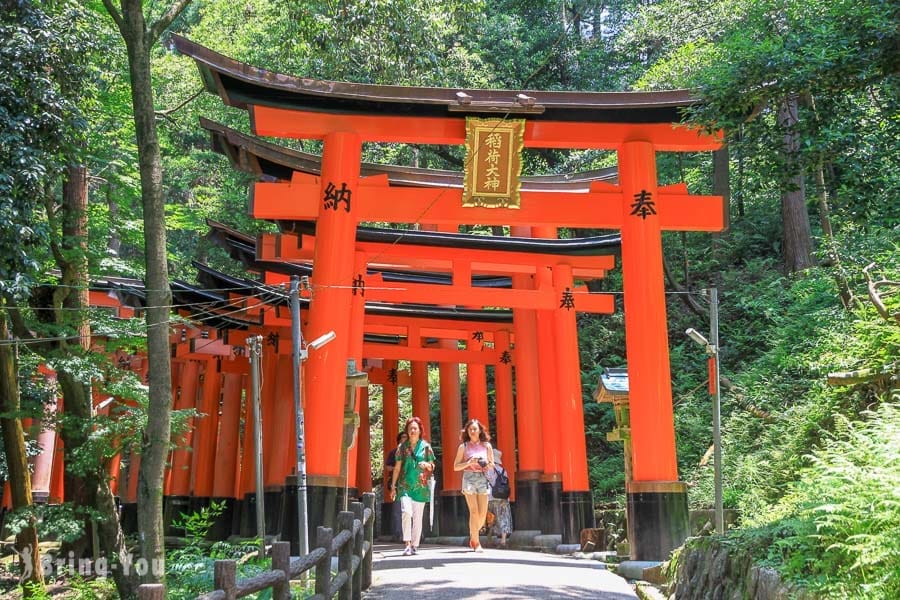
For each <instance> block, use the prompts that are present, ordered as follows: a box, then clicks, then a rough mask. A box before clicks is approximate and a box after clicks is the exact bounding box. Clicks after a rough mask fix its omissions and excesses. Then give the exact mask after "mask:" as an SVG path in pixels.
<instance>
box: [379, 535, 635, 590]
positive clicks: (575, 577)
mask: <svg viewBox="0 0 900 600" xmlns="http://www.w3.org/2000/svg"><path fill="white" fill-rule="evenodd" d="M402 551H403V546H401V545H399V544H379V543H376V544H375V556H374V562H373V571H374V572H373V574H372V587H371V588H370V589H369V590H368V591H367V592H365V593H364V594H363V597H364V598H366V599H367V600H415V599H418V598H423V599H428V600H432V599H433V600H466V599H477V600H495V599H503V600H520V599H523V598H553V599H563V600H565V599H579V600H580V599H587V598H591V599H598V600H634V599H636V598H637V596H636V595H635V593H634V591H633V590H632V589H631V586H630V585H628V583H627V582H626V581H625V580H624V579H622V578H621V577H619V576H618V575H615V574H613V573H612V572H610V571H607V570H606V569H605V568H604V566H603V564H602V563H599V562H597V561H593V560H577V559H574V558H572V557H567V556H557V555H553V554H541V553H537V552H523V551H517V550H496V549H492V548H485V551H484V553H475V552H472V551H471V550H469V549H468V548H465V547H459V546H454V547H450V546H422V547H421V548H419V554H418V555H416V556H403V555H402Z"/></svg>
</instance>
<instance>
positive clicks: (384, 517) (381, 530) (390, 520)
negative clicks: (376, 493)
mask: <svg viewBox="0 0 900 600" xmlns="http://www.w3.org/2000/svg"><path fill="white" fill-rule="evenodd" d="M377 531H378V535H381V536H385V537H393V536H394V502H382V503H381V514H380V515H378V529H377Z"/></svg>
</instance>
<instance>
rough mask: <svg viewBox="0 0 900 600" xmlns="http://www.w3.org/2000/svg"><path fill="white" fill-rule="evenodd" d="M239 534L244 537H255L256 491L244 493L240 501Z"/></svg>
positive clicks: (256, 533) (256, 534)
mask: <svg viewBox="0 0 900 600" xmlns="http://www.w3.org/2000/svg"><path fill="white" fill-rule="evenodd" d="M240 507H241V512H240V515H239V521H238V523H239V526H238V530H237V531H238V535H239V536H240V537H242V538H255V537H257V536H258V532H257V531H256V493H255V492H252V493H250V494H244V498H243V500H241V503H240Z"/></svg>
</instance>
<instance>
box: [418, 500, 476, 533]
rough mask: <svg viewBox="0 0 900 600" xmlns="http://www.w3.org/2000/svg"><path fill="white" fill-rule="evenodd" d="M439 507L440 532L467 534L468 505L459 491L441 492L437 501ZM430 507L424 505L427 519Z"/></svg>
mask: <svg viewBox="0 0 900 600" xmlns="http://www.w3.org/2000/svg"><path fill="white" fill-rule="evenodd" d="M438 507H439V508H440V514H439V518H440V532H441V535H442V536H447V535H469V505H468V504H466V499H465V498H464V497H463V495H462V493H461V492H453V493H449V494H448V493H446V492H441V499H440V501H439V502H438ZM429 510H430V507H428V506H426V507H425V519H426V520H427V519H428V511H429Z"/></svg>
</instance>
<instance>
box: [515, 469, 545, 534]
mask: <svg viewBox="0 0 900 600" xmlns="http://www.w3.org/2000/svg"><path fill="white" fill-rule="evenodd" d="M522 475H524V473H516V501H515V503H514V504H513V523H514V524H515V526H516V529H520V530H531V531H539V530H540V529H541V487H540V485H541V482H540V481H539V480H538V475H539V474H538V473H534V475H535V476H534V477H533V478H530V477H529V478H528V479H524V478H523V477H522Z"/></svg>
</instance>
